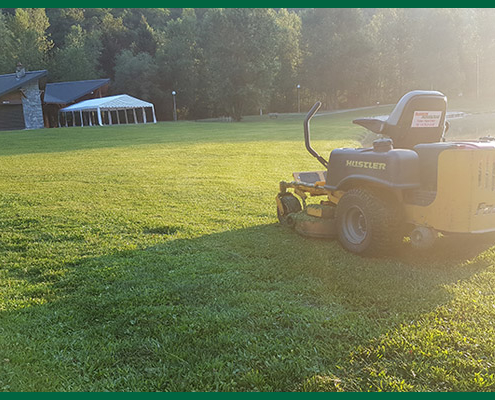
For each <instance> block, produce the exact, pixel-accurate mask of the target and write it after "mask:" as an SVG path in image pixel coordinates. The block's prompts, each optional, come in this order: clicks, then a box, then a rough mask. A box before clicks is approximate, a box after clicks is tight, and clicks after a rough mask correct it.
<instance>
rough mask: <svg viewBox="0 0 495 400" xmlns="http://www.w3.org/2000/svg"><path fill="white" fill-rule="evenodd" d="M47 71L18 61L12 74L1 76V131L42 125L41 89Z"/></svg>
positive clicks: (36, 127) (35, 127) (37, 127)
mask: <svg viewBox="0 0 495 400" xmlns="http://www.w3.org/2000/svg"><path fill="white" fill-rule="evenodd" d="M47 73H48V72H47V71H46V70H41V71H29V72H27V71H26V70H25V69H24V68H23V67H22V65H20V64H18V65H17V69H16V72H15V73H13V74H5V75H0V130H15V129H39V128H43V126H44V123H43V109H42V105H41V90H40V89H42V88H43V86H44V84H45V81H46V79H45V77H46V75H47Z"/></svg>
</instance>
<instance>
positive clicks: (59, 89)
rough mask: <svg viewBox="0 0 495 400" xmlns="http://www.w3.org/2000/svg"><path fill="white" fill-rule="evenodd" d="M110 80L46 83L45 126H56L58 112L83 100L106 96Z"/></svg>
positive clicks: (44, 100) (44, 102) (44, 101)
mask: <svg viewBox="0 0 495 400" xmlns="http://www.w3.org/2000/svg"><path fill="white" fill-rule="evenodd" d="M109 83H110V79H93V80H86V81H73V82H56V83H48V84H47V85H46V89H45V96H44V99H43V111H44V114H45V126H46V127H56V126H58V111H59V110H60V109H61V108H64V107H67V106H69V105H71V104H74V103H78V102H80V101H83V100H89V99H96V98H101V97H104V96H106V95H107V93H108V86H109Z"/></svg>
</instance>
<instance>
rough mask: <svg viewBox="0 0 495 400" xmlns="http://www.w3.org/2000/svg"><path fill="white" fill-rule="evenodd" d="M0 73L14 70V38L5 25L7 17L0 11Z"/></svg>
mask: <svg viewBox="0 0 495 400" xmlns="http://www.w3.org/2000/svg"><path fill="white" fill-rule="evenodd" d="M0 37H1V38H2V40H0V74H6V73H11V72H14V70H15V66H16V62H15V61H14V60H15V38H14V35H13V34H12V32H11V31H10V29H9V28H8V26H7V18H6V17H5V16H4V15H3V14H2V13H0Z"/></svg>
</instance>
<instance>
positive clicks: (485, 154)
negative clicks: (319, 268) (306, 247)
mask: <svg viewBox="0 0 495 400" xmlns="http://www.w3.org/2000/svg"><path fill="white" fill-rule="evenodd" d="M320 107H321V103H320V102H317V103H316V104H315V105H314V106H313V107H312V108H311V110H310V111H309V112H308V114H307V116H306V118H305V120H304V139H305V144H306V149H307V150H308V151H309V153H310V154H311V155H312V156H314V157H315V158H316V159H317V160H318V161H319V162H320V163H321V164H322V165H323V167H324V170H322V171H312V172H294V173H293V177H294V180H293V181H291V182H285V181H282V182H280V192H279V193H278V195H277V196H276V202H277V215H278V219H279V221H280V222H281V223H282V224H284V225H288V226H290V227H292V228H294V229H295V230H296V231H297V232H298V233H300V234H302V235H305V236H310V237H320V238H333V237H337V238H338V240H339V241H340V243H341V245H342V246H343V247H344V248H345V249H347V250H349V251H351V252H353V253H357V254H362V255H369V254H383V253H389V252H390V251H391V250H392V249H393V248H394V247H396V246H397V245H398V244H399V243H401V242H402V241H403V240H404V238H405V237H409V238H410V243H411V245H412V246H414V247H416V248H420V249H426V248H429V247H431V246H432V245H433V244H434V242H435V240H436V239H437V237H439V236H440V235H449V234H458V233H472V234H478V233H486V232H493V231H495V141H494V140H495V139H493V138H491V137H487V138H481V139H478V140H470V141H445V133H446V131H447V130H448V127H449V124H448V122H447V121H446V110H447V98H446V96H445V95H444V94H442V93H440V92H437V91H420V90H416V91H412V92H409V93H407V94H405V95H404V96H403V97H402V98H401V99H400V101H399V102H398V103H397V105H396V106H395V108H394V110H393V111H392V113H391V114H390V115H389V116H388V118H387V119H377V118H362V119H356V120H354V121H353V123H355V124H358V125H360V126H362V127H364V128H366V129H367V130H369V131H371V132H373V133H376V134H379V135H381V137H380V138H379V139H377V140H375V141H374V142H373V146H372V147H370V148H359V149H351V148H338V149H334V150H333V151H332V152H331V154H330V158H329V159H328V161H327V160H326V159H325V158H323V157H322V156H321V155H319V154H318V153H317V152H316V151H315V150H314V149H313V148H312V146H311V142H310V120H311V118H312V117H313V116H314V115H315V114H316V112H317V111H318V109H319V108H320ZM296 196H297V197H296ZM308 196H309V197H313V196H321V197H322V198H323V200H321V201H320V203H319V204H306V200H307V199H308ZM298 198H299V199H300V200H299V199H298Z"/></svg>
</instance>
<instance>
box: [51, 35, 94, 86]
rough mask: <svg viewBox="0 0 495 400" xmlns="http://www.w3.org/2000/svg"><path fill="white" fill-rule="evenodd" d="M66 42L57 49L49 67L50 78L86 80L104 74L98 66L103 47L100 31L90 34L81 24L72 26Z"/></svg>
mask: <svg viewBox="0 0 495 400" xmlns="http://www.w3.org/2000/svg"><path fill="white" fill-rule="evenodd" d="M64 42H65V45H64V46H63V47H62V48H60V49H56V50H55V55H54V57H53V60H52V62H51V66H50V69H49V70H50V71H49V72H50V79H52V80H54V81H63V80H85V79H96V78H99V77H101V76H102V73H101V72H100V71H99V66H98V58H99V57H100V54H101V49H102V44H101V41H100V33H99V32H98V31H95V32H92V33H90V34H88V33H87V32H85V31H84V30H83V29H82V28H81V27H80V26H79V25H75V26H72V27H71V30H70V32H69V33H68V34H67V36H66V37H65V40H64Z"/></svg>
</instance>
